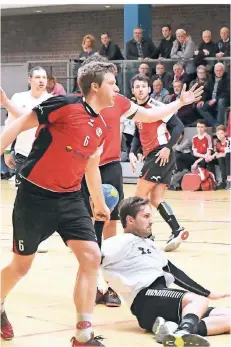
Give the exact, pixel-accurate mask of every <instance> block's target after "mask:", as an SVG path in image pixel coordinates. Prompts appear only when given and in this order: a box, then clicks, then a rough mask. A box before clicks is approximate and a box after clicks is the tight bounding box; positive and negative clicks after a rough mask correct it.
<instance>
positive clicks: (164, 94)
mask: <svg viewBox="0 0 231 347" xmlns="http://www.w3.org/2000/svg"><path fill="white" fill-rule="evenodd" d="M151 97H152V98H153V99H155V100H157V101H160V102H163V103H164V104H168V103H169V102H170V96H169V92H168V91H167V89H165V88H163V83H162V81H160V80H155V81H154V82H153V92H152V94H151Z"/></svg>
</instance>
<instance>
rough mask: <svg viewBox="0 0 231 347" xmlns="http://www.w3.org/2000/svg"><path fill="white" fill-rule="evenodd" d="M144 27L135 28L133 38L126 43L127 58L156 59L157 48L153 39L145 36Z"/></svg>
mask: <svg viewBox="0 0 231 347" xmlns="http://www.w3.org/2000/svg"><path fill="white" fill-rule="evenodd" d="M143 36H144V35H143V29H142V28H140V27H138V28H135V29H134V30H133V39H132V40H130V41H128V42H127V43H126V58H127V59H128V60H149V59H155V58H156V54H157V49H156V47H155V45H154V44H153V42H152V40H150V39H145V38H144V37H143Z"/></svg>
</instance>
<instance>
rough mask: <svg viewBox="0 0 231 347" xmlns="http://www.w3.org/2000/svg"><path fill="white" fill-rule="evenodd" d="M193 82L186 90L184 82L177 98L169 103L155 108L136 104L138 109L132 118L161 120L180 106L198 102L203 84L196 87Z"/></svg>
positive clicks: (142, 120)
mask: <svg viewBox="0 0 231 347" xmlns="http://www.w3.org/2000/svg"><path fill="white" fill-rule="evenodd" d="M197 85H198V84H197V83H195V84H194V85H193V86H192V88H191V89H190V90H189V91H187V92H186V84H184V86H183V89H182V92H181V96H180V98H179V99H178V100H176V101H173V102H171V103H170V104H167V105H163V106H159V107H157V108H150V109H145V108H144V107H142V106H137V107H138V111H137V113H136V114H135V116H134V118H133V120H134V121H137V122H144V123H152V122H156V121H158V120H161V119H163V118H165V117H168V116H170V114H172V115H173V114H174V113H175V112H177V111H178V110H179V109H180V108H181V107H182V106H185V105H188V104H192V103H194V102H198V101H200V99H201V95H202V94H203V86H202V87H200V88H197Z"/></svg>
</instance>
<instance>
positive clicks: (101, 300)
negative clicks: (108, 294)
mask: <svg viewBox="0 0 231 347" xmlns="http://www.w3.org/2000/svg"><path fill="white" fill-rule="evenodd" d="M95 304H96V305H104V304H105V301H104V294H103V293H102V292H101V291H100V290H99V289H98V288H97V293H96V299H95Z"/></svg>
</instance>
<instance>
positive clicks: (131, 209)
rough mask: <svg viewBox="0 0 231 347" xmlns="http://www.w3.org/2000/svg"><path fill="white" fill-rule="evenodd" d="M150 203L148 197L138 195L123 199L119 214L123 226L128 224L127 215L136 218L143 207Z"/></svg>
mask: <svg viewBox="0 0 231 347" xmlns="http://www.w3.org/2000/svg"><path fill="white" fill-rule="evenodd" d="M149 204H150V201H149V200H148V199H143V198H139V197H137V196H133V197H130V198H127V199H124V200H122V201H121V203H120V205H119V216H120V221H121V224H122V226H123V228H126V226H127V220H126V219H127V216H131V217H133V218H136V215H137V213H138V212H139V211H140V210H141V208H142V207H144V206H146V205H149Z"/></svg>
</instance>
